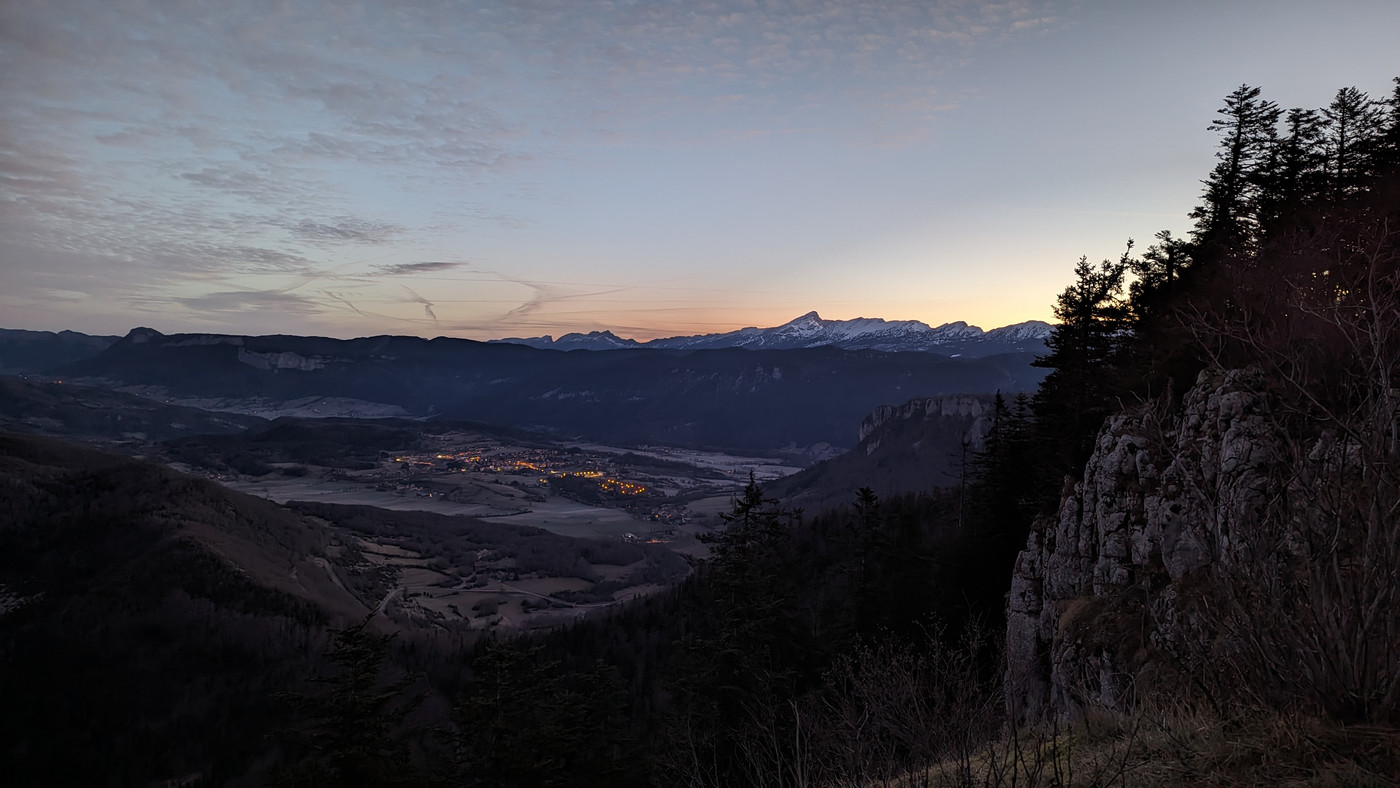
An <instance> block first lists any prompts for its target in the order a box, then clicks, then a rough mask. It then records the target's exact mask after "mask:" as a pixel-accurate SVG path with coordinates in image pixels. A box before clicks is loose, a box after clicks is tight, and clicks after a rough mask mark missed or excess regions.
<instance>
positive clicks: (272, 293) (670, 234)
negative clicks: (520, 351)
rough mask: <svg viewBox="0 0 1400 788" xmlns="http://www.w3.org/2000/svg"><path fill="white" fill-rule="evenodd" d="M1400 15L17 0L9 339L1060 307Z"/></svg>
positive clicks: (1088, 5)
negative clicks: (1071, 286)
mask: <svg viewBox="0 0 1400 788" xmlns="http://www.w3.org/2000/svg"><path fill="white" fill-rule="evenodd" d="M1396 31H1400V2H1396V1H1395V0H1375V1H1374V2H1360V1H1357V2H1349V1H1348V0H1336V1H1334V2H1325V3H1324V2H1290V1H1289V0H1241V1H1238V2H1233V1H1231V0H1209V1H1208V2H1195V1H1193V0H1185V1H1174V2H1146V1H1144V2H1136V1H1133V0H1123V1H1122V2H1116V1H1115V2H1108V1H1103V2H1096V1H1093V0H1084V1H1082V2H1058V1H1055V0H1012V1H1010V2H1001V3H978V2H944V1H942V0H932V1H928V2H900V1H899V0H890V1H889V2H881V3H874V2H871V3H865V2H829V1H827V0H809V1H806V2H802V1H797V0H794V1H792V2H761V1H760V0H753V1H751V2H744V1H743V0H713V1H712V2H628V1H627V0H615V1H614V2H593V1H592V0H539V1H538V2H535V1H530V0H526V1H523V2H510V3H504V2H502V3H485V2H449V1H447V0H443V1H442V2H412V1H411V0H407V1H404V2H390V1H388V0H385V1H384V2H375V0H366V2H361V3H348V2H329V1H327V2H313V1H312V0H286V1H285V2H261V0H251V1H250V0H238V1H237V2H209V3H197V2H178V1H176V0H172V1H171V2H145V1H144V0H94V1H93V2H68V1H67V0H4V2H3V3H0V101H2V102H3V111H0V327H4V328H26V329H35V330H59V329H64V328H68V329H74V330H78V331H84V332H88V333H102V334H120V333H125V332H126V331H127V330H128V329H130V328H132V327H134V326H138V325H144V326H150V327H152V328H156V329H157V330H160V331H163V332H166V333H174V332H183V331H213V332H223V333H250V334H265V333H297V334H322V335H330V336H341V337H349V336H362V335H369V334H386V333H388V334H417V335H422V336H429V337H431V336H438V335H448V336H462V337H470V338H477V339H483V338H491V337H504V336H535V335H540V334H552V335H555V336H558V335H560V334H563V333H566V332H568V331H588V330H594V329H611V330H613V331H614V332H616V333H618V334H620V335H624V336H631V337H636V338H639V339H647V338H651V337H655V336H666V335H673V334H689V333H706V332H713V331H727V330H731V329H735V328H739V327H742V326H752V325H757V326H770V325H777V324H780V323H783V322H785V321H787V320H789V319H791V318H793V317H796V316H797V315H800V314H802V313H804V312H807V311H809V310H813V309H815V310H817V311H819V312H820V313H821V315H822V316H823V317H827V318H853V317H858V316H865V317H884V318H887V319H916V320H922V321H924V322H927V323H929V324H932V325H938V324H940V323H944V322H949V321H954V320H966V321H968V322H971V323H974V324H977V325H981V326H982V327H984V328H993V327H997V326H1002V325H1006V324H1010V323H1016V322H1020V321H1023V320H1028V319H1049V318H1050V316H1051V315H1050V306H1051V304H1052V302H1053V300H1054V298H1055V296H1056V294H1057V293H1058V292H1059V291H1060V290H1061V289H1063V287H1064V286H1065V285H1066V284H1067V280H1068V277H1069V274H1070V270H1071V268H1072V266H1073V264H1074V262H1075V261H1076V260H1077V259H1078V258H1079V257H1080V255H1088V256H1089V257H1090V258H1091V259H1101V258H1105V257H1116V256H1117V255H1118V254H1119V253H1120V252H1121V251H1122V247H1123V243H1124V242H1125V241H1126V239H1128V238H1129V237H1131V238H1134V239H1136V240H1137V241H1138V244H1139V248H1143V247H1145V246H1146V245H1147V244H1148V243H1150V241H1151V238H1152V235H1153V234H1154V233H1155V232H1156V231H1158V230H1160V229H1171V230H1173V231H1174V232H1176V233H1177V234H1179V235H1180V234H1185V232H1186V231H1187V229H1188V227H1189V223H1188V221H1187V219H1186V218H1185V215H1186V213H1187V212H1188V211H1189V210H1190V209H1191V207H1192V206H1193V205H1194V204H1195V203H1196V201H1197V198H1198V196H1199V193H1200V183H1199V180H1200V179H1201V178H1202V177H1204V176H1205V175H1206V173H1207V172H1208V171H1209V169H1210V167H1211V166H1212V163H1213V162H1212V155H1213V153H1214V150H1215V145H1216V139H1215V137H1214V136H1213V135H1212V134H1211V133H1210V132H1208V131H1207V130H1206V126H1207V125H1208V124H1209V123H1210V121H1211V120H1212V118H1213V117H1214V114H1215V110H1216V109H1217V108H1218V107H1219V106H1221V103H1222V99H1223V97H1224V96H1225V95H1226V94H1227V93H1229V92H1230V91H1231V90H1232V89H1234V88H1235V87H1237V86H1238V85H1240V84H1241V83H1248V84H1251V85H1257V86H1260V87H1262V88H1263V90H1264V96H1265V97H1266V98H1268V99H1272V100H1274V101H1276V102H1278V103H1279V104H1280V105H1281V106H1283V107H1285V108H1286V107H1291V106H1304V107H1318V106H1322V105H1325V104H1326V103H1327V102H1328V101H1330V99H1331V97H1332V95H1333V94H1334V93H1335V92H1336V90H1337V89H1338V88H1340V87H1343V86H1348V85H1355V86H1357V87H1359V88H1361V89H1362V90H1365V91H1368V92H1370V93H1371V95H1372V96H1373V97H1375V98H1383V97H1385V96H1386V95H1387V94H1388V93H1389V91H1390V80H1391V78H1392V77H1394V76H1396V75H1397V74H1400V55H1397V48H1396V44H1395V37H1396Z"/></svg>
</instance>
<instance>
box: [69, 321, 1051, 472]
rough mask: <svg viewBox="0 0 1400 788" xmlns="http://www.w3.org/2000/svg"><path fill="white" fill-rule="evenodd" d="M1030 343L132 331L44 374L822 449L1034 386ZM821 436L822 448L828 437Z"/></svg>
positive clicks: (377, 411) (634, 439)
mask: <svg viewBox="0 0 1400 788" xmlns="http://www.w3.org/2000/svg"><path fill="white" fill-rule="evenodd" d="M1034 358H1035V354H1033V353H1029V352H1021V353H1005V354H999V355H992V356H986V357H981V358H972V357H961V358H951V357H949V356H945V355H941V354H937V353H930V352H888V351H882V350H871V349H860V350H847V349H843V348H840V347H832V346H822V347H813V348H792V349H745V348H736V347H730V348H719V349H699V350H680V349H648V348H635V349H630V350H629V349H624V350H616V351H611V352H607V353H560V352H557V351H552V350H540V349H537V348H532V347H526V346H522V345H514V344H502V343H485V342H475V341H472V340H466V339H449V338H445V337H439V338H437V339H432V340H427V339H422V338H420V337H402V336H400V337H394V336H380V337H365V338H360V339H351V340H342V339H328V338H324V337H298V336H261V337H253V336H237V335H222V334H174V335H165V334H161V333H160V332H158V331H154V330H152V329H148V328H140V329H134V330H132V331H131V332H130V333H129V334H128V335H127V336H125V337H123V338H122V339H121V340H119V341H117V342H116V343H114V344H112V345H111V346H110V347H108V348H106V349H105V350H103V351H102V352H100V353H98V354H97V355H94V356H91V357H88V358H85V359H83V360H81V361H77V362H74V363H71V364H67V365H65V366H62V367H60V368H58V369H54V370H50V371H49V374H50V375H54V376H57V377H61V378H62V379H63V380H64V381H65V383H66V384H74V383H77V384H85V385H94V386H98V387H101V388H107V389H117V390H120V391H125V392H127V393H135V394H140V395H142V396H145V397H148V398H153V399H157V400H161V401H165V402H168V403H170V404H178V405H186V406H195V407H199V408H203V409H206V410H217V411H229V412H239V413H245V414H249V415H255V416H261V417H267V418H271V417H277V416H282V415H290V414H293V413H295V414H299V415H310V416H322V417H325V416H356V417H384V416H398V417H409V418H425V417H448V418H454V419H468V420H472V421H478V422H484V423H489V424H496V425H502V426H510V427H521V428H532V429H542V430H544V431H546V432H547V433H549V434H552V435H553V436H555V437H562V438H575V437H577V438H586V439H591V440H599V439H605V440H608V441H613V442H619V443H623V444H631V443H658V444H666V445H677V446H702V447H712V448H721V449H742V450H745V451H751V450H762V451H789V452H795V453H798V454H804V455H807V454H811V453H812V452H813V451H815V452H816V454H817V455H821V454H823V453H825V452H829V451H830V450H831V449H832V448H833V447H835V448H844V447H849V446H853V445H854V444H855V443H856V441H857V440H858V436H857V435H856V426H857V425H858V424H859V423H860V420H861V419H862V418H864V417H865V416H866V415H867V414H869V413H870V412H871V411H873V410H874V409H875V408H877V407H879V406H881V405H888V404H891V403H899V402H904V401H906V400H908V399H910V398H914V397H933V396H945V395H952V394H966V393H991V392H995V391H998V390H1000V391H1003V392H1007V393H1011V392H1018V391H1028V390H1031V389H1034V388H1035V386H1036V385H1037V384H1038V383H1039V381H1040V379H1041V378H1042V377H1043V376H1044V373H1043V371H1041V370H1040V369H1039V368H1035V367H1032V366H1031V362H1032V361H1033V360H1034ZM823 447H825V448H823Z"/></svg>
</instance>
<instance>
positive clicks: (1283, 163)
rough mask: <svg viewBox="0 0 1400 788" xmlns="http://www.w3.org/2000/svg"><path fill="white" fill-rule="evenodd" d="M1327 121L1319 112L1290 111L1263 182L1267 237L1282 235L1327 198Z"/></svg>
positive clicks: (1263, 223)
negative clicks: (1325, 192)
mask: <svg viewBox="0 0 1400 788" xmlns="http://www.w3.org/2000/svg"><path fill="white" fill-rule="evenodd" d="M1322 132H1323V119H1322V116H1321V115H1320V114H1319V113H1318V111H1317V110H1312V109H1307V110H1305V109H1299V108H1297V107H1295V108H1293V109H1290V110H1288V113H1287V115H1286V116H1285V117H1284V133H1283V136H1281V137H1280V138H1279V140H1278V141H1277V143H1276V144H1275V145H1274V149H1273V152H1272V155H1271V156H1270V160H1269V166H1268V168H1267V170H1266V171H1265V173H1264V177H1263V179H1262V190H1261V195H1260V198H1259V223H1260V228H1261V232H1262V233H1263V234H1264V235H1266V236H1267V235H1269V234H1271V233H1273V234H1276V233H1278V232H1280V231H1281V230H1282V229H1283V228H1284V226H1285V225H1286V224H1291V223H1293V222H1296V221H1297V220H1298V219H1299V218H1300V214H1301V212H1302V211H1303V210H1304V209H1305V208H1306V207H1307V206H1309V205H1312V204H1314V203H1316V202H1317V201H1318V200H1319V199H1321V198H1322V197H1323V192H1324V190H1325V184H1326V169H1327V152H1326V150H1325V148H1324V147H1323V137H1322Z"/></svg>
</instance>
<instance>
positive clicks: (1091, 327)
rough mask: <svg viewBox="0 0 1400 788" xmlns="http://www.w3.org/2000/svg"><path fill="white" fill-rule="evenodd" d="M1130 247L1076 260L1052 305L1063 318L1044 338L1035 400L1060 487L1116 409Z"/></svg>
mask: <svg viewBox="0 0 1400 788" xmlns="http://www.w3.org/2000/svg"><path fill="white" fill-rule="evenodd" d="M1131 250H1132V242H1131V241H1129V243H1128V250H1127V251H1125V252H1124V253H1123V256H1122V257H1121V258H1120V259H1119V260H1117V261H1116V262H1115V261H1109V260H1104V261H1103V262H1102V263H1101V264H1099V265H1097V266H1094V265H1091V264H1090V263H1089V261H1088V258H1085V257H1081V258H1079V263H1078V264H1077V265H1075V268H1074V277H1075V281H1074V283H1073V284H1072V285H1070V286H1069V287H1068V288H1066V289H1065V291H1064V292H1063V293H1061V294H1060V297H1059V300H1058V302H1057V303H1056V305H1055V317H1056V318H1057V319H1058V320H1059V325H1057V326H1055V328H1054V329H1053V330H1052V331H1051V332H1050V336H1049V338H1048V339H1046V341H1045V344H1046V346H1047V347H1048V348H1049V349H1050V352H1049V353H1048V354H1047V355H1045V356H1041V357H1040V358H1038V359H1036V361H1035V365H1036V366H1039V367H1047V368H1049V369H1050V374H1049V375H1047V376H1046V377H1045V380H1044V381H1043V382H1042V383H1041V385H1040V389H1039V391H1038V392H1037V393H1036V396H1035V400H1034V402H1033V409H1034V412H1035V418H1036V424H1037V432H1038V433H1039V435H1040V437H1041V439H1042V440H1043V441H1044V448H1045V450H1046V453H1047V459H1049V461H1050V464H1049V466H1048V467H1047V468H1046V470H1047V471H1048V472H1049V476H1048V477H1047V480H1046V481H1047V484H1050V485H1051V486H1052V487H1053V491H1052V492H1051V493H1050V494H1051V495H1052V496H1053V495H1054V493H1055V492H1058V480H1059V478H1061V477H1063V476H1064V475H1066V474H1068V475H1076V476H1077V475H1078V474H1079V473H1080V471H1081V469H1082V468H1083V465H1084V461H1085V460H1087V459H1088V457H1089V453H1090V449H1091V448H1092V446H1093V440H1094V435H1095V433H1097V432H1098V428H1099V425H1100V424H1102V423H1103V420H1104V417H1105V416H1106V415H1107V414H1108V413H1109V412H1110V410H1111V409H1112V405H1113V404H1115V403H1112V401H1111V399H1112V397H1113V396H1114V395H1115V394H1116V393H1117V387H1118V379H1119V374H1118V370H1117V368H1116V362H1117V360H1118V356H1119V351H1120V347H1121V345H1122V343H1123V341H1124V340H1125V339H1126V337H1127V330H1128V312H1127V305H1126V304H1125V303H1124V301H1123V300H1122V298H1121V296H1122V292H1123V281H1124V276H1125V274H1126V273H1127V270H1128V267H1129V262H1130V259H1131V258H1130V257H1129V254H1130V252H1131Z"/></svg>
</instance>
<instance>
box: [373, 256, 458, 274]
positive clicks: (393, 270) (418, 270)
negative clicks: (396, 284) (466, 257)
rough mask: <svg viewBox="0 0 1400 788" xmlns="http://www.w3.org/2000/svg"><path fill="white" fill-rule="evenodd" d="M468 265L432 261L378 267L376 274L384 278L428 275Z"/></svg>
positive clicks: (375, 268)
mask: <svg viewBox="0 0 1400 788" xmlns="http://www.w3.org/2000/svg"><path fill="white" fill-rule="evenodd" d="M464 265H466V263H453V262H447V261H442V260H431V261H427V262H421V263H399V264H398V265H376V266H375V267H374V273H376V274H379V275H382V276H405V275H409V274H427V273H433V272H435V271H450V270H452V269H454V268H459V267H461V266H464Z"/></svg>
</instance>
